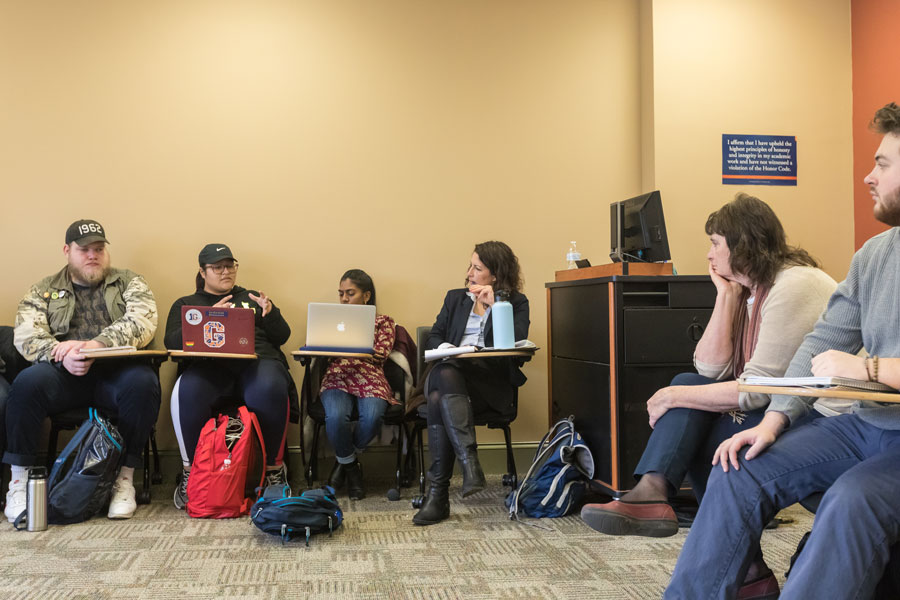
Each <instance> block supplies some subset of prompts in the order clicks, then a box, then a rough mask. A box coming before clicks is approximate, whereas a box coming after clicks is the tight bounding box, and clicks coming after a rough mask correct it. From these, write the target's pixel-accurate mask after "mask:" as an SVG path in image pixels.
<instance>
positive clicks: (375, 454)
mask: <svg viewBox="0 0 900 600" xmlns="http://www.w3.org/2000/svg"><path fill="white" fill-rule="evenodd" d="M512 446H513V456H514V457H515V461H516V471H517V472H518V475H519V477H521V476H522V475H524V474H525V471H527V470H528V466H529V465H530V464H531V460H532V459H533V458H534V452H535V450H536V449H537V443H536V442H520V443H513V445H512ZM396 452H397V450H396V447H395V446H375V447H372V448H369V449H368V450H366V452H365V453H364V454H363V455H362V456H361V457H360V461H361V462H362V464H363V465H364V469H365V474H366V478H367V479H371V480H372V481H389V480H390V479H392V478H393V477H394V469H395V464H396V457H397V453H396ZM478 457H479V460H480V461H481V466H482V468H483V469H484V472H485V473H487V474H488V475H502V474H503V473H506V445H505V444H502V443H496V444H479V446H478ZM307 458H308V457H307ZM159 462H160V470H161V471H162V476H163V486H169V485H171V486H174V485H175V476H176V475H178V474H179V473H181V455H180V454H179V452H178V451H177V450H160V451H159ZM286 462H287V465H288V472H289V473H290V480H291V481H292V482H294V483H300V482H301V481H302V480H303V477H304V473H305V471H304V469H303V463H302V459H301V456H300V447H299V446H288V452H287V457H286ZM333 464H334V455H333V454H331V453H330V452H329V453H328V454H326V453H324V452H322V451H321V450H320V452H319V477H318V478H319V480H324V479H325V478H327V477H328V474H329V473H330V472H331V467H332V465H333ZM428 465H429V457H428V446H427V445H426V446H425V469H426V470H427V469H428ZM417 468H418V467H417V466H416V465H413V470H414V471H415V470H416V469H417ZM456 470H457V472H458V470H459V469H458V468H457V469H456ZM135 479H136V480H137V481H138V482H139V481H141V475H140V472H138V473H136V477H135ZM412 480H413V482H414V483H415V481H416V480H417V473H415V472H414V473H413V474H412Z"/></svg>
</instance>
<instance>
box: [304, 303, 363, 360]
mask: <svg viewBox="0 0 900 600" xmlns="http://www.w3.org/2000/svg"><path fill="white" fill-rule="evenodd" d="M300 349H301V350H307V351H324V352H359V353H363V354H371V353H372V352H374V351H375V307H374V306H370V305H368V304H328V303H321V302H310V303H309V312H308V313H307V318H306V345H305V346H303V347H302V348H300Z"/></svg>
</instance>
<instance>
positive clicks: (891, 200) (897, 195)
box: [872, 188, 900, 227]
mask: <svg viewBox="0 0 900 600" xmlns="http://www.w3.org/2000/svg"><path fill="white" fill-rule="evenodd" d="M880 200H881V202H878V203H876V204H875V209H874V210H873V212H872V214H874V215H875V218H876V219H878V220H879V221H881V222H882V223H884V224H885V225H890V226H891V227H896V226H897V225H900V188H897V189H895V190H894V191H892V192H891V193H890V194H888V195H887V196H884V197H882V198H881V199H880Z"/></svg>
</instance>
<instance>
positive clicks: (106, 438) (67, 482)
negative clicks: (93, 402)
mask: <svg viewBox="0 0 900 600" xmlns="http://www.w3.org/2000/svg"><path fill="white" fill-rule="evenodd" d="M122 445H123V442H122V436H121V435H119V432H118V431H117V430H116V428H115V427H113V426H112V425H111V424H110V423H109V421H107V420H106V419H104V418H103V417H101V416H100V415H99V414H98V413H97V411H96V410H94V409H93V408H90V409H88V419H87V421H85V422H84V423H83V424H82V425H81V427H80V428H79V429H78V432H77V433H76V434H75V435H74V436H72V439H71V440H69V443H68V444H66V447H65V448H63V451H62V452H61V453H60V455H59V457H58V458H57V459H56V462H54V463H53V470H52V471H50V477H49V479H48V480H47V489H48V490H50V491H49V495H48V499H47V515H48V517H49V518H48V520H49V522H50V523H57V524H63V523H78V522H81V521H86V520H88V519H90V518H91V517H93V516H94V515H96V514H97V513H98V512H100V511H101V510H102V509H103V508H105V507H106V505H107V504H109V498H110V496H111V495H112V488H113V483H114V482H115V480H116V475H117V474H118V473H119V465H120V463H121V461H122Z"/></svg>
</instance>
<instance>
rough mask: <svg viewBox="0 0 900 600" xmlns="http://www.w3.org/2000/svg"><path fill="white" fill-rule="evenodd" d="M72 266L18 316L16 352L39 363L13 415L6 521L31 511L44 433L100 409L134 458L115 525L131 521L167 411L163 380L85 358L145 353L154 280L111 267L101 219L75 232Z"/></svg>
mask: <svg viewBox="0 0 900 600" xmlns="http://www.w3.org/2000/svg"><path fill="white" fill-rule="evenodd" d="M65 242H66V243H65V245H64V246H63V254H64V255H65V256H66V261H67V264H66V266H65V267H63V269H62V270H60V271H59V272H58V273H56V274H54V275H50V276H49V277H45V278H44V279H42V280H40V281H39V282H37V283H36V284H34V285H33V286H31V289H29V290H28V293H26V294H25V297H24V298H23V299H22V301H21V302H20V303H19V310H18V313H17V314H16V326H15V336H14V337H15V345H16V348H17V349H18V350H19V352H20V353H21V354H22V356H24V357H25V358H26V359H28V360H29V361H31V362H32V363H34V364H33V365H32V366H30V367H28V368H27V369H25V370H24V371H22V372H21V373H20V374H19V376H18V377H17V378H16V380H15V381H14V382H13V385H12V388H11V390H10V393H9V400H8V404H7V411H6V427H7V432H8V434H9V435H8V439H7V448H6V453H5V454H4V456H3V462H6V463H9V464H10V466H11V467H12V478H11V479H12V481H11V482H10V485H9V492H8V493H7V495H6V510H5V514H6V517H7V518H8V519H9V520H10V521H13V520H15V518H16V517H17V516H18V515H19V514H20V513H21V512H22V511H23V510H24V509H25V480H26V479H27V477H28V475H27V472H28V468H29V467H32V466H36V465H37V464H38V460H37V444H38V440H39V438H40V433H41V427H42V425H43V421H44V419H45V418H46V417H47V416H48V415H53V414H57V413H61V412H63V411H66V410H68V409H70V408H77V407H87V406H93V407H95V408H97V409H99V410H100V411H101V412H103V413H106V414H112V415H116V416H117V418H118V426H119V430H120V432H121V434H122V437H123V439H124V441H125V445H126V447H125V459H124V464H123V466H122V469H121V470H120V472H119V476H118V477H117V479H116V482H115V485H114V489H113V497H112V500H111V501H110V506H109V512H108V516H109V518H111V519H127V518H129V517H131V515H132V514H134V510H135V507H136V503H135V492H134V485H133V484H132V480H133V475H134V467H136V466H138V465H140V464H141V451H142V450H143V448H144V445H145V444H146V442H147V438H148V437H149V435H150V430H151V428H152V427H153V424H154V423H155V422H156V417H157V414H158V412H159V404H160V390H159V379H158V378H157V376H156V373H155V372H154V370H153V369H152V368H151V367H150V366H148V365H142V364H134V363H131V362H120V361H112V362H109V361H108V362H101V363H98V364H96V365H95V364H94V360H93V359H91V358H88V357H87V356H85V355H84V354H82V353H81V350H82V349H90V348H104V347H111V346H134V347H136V348H142V347H144V346H146V345H147V344H149V343H150V341H151V340H152V339H153V335H154V334H155V333H156V324H157V313H156V301H155V299H154V298H153V293H152V292H151V291H150V287H149V286H148V285H147V282H146V281H144V278H143V277H141V276H140V275H138V274H137V273H134V272H132V271H129V270H127V269H115V268H112V267H111V266H110V257H109V251H108V248H107V245H108V244H109V240H108V239H107V238H106V231H105V230H104V228H103V226H102V225H100V223H98V222H97V221H94V220H92V219H83V220H79V221H75V222H74V223H72V224H71V225H70V226H69V228H68V229H67V230H66V238H65Z"/></svg>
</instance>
